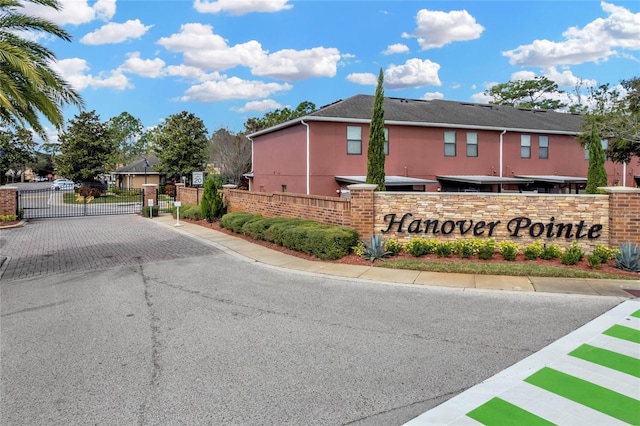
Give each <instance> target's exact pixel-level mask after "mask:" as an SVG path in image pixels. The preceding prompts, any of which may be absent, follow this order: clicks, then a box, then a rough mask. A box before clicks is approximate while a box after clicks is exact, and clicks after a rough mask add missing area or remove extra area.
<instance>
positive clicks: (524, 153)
mask: <svg viewBox="0 0 640 426" xmlns="http://www.w3.org/2000/svg"><path fill="white" fill-rule="evenodd" d="M520 158H531V135H520Z"/></svg>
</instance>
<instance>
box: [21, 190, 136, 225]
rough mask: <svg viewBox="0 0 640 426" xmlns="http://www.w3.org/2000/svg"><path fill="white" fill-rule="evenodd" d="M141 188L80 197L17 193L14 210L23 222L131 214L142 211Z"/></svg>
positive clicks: (71, 193)
mask: <svg viewBox="0 0 640 426" xmlns="http://www.w3.org/2000/svg"><path fill="white" fill-rule="evenodd" d="M143 202H144V200H143V194H142V190H141V189H125V190H113V191H107V192H103V193H101V194H99V196H98V194H96V196H82V195H80V194H78V193H77V192H76V191H74V190H58V191H56V190H52V189H28V190H20V191H18V211H19V212H21V213H22V217H23V218H25V219H40V218H49V217H73V216H103V215H115V214H135V213H140V212H141V211H142V206H143Z"/></svg>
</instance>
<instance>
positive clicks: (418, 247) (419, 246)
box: [404, 237, 438, 257]
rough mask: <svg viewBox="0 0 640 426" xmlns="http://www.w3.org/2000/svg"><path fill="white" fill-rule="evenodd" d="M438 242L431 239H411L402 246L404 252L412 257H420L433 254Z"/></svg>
mask: <svg viewBox="0 0 640 426" xmlns="http://www.w3.org/2000/svg"><path fill="white" fill-rule="evenodd" d="M437 246H438V240H436V239H434V238H431V239H426V238H420V237H416V238H412V239H410V240H409V241H407V242H406V243H405V244H404V251H405V252H407V253H409V254H410V255H412V256H415V257H420V256H424V255H425V254H431V253H435V250H436V247H437Z"/></svg>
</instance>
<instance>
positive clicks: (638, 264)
mask: <svg viewBox="0 0 640 426" xmlns="http://www.w3.org/2000/svg"><path fill="white" fill-rule="evenodd" d="M619 248H620V252H619V253H616V268H619V269H622V270H625V271H631V272H640V247H638V246H634V245H633V244H631V243H630V242H627V243H625V244H622V245H620V247H619Z"/></svg>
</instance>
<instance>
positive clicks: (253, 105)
mask: <svg viewBox="0 0 640 426" xmlns="http://www.w3.org/2000/svg"><path fill="white" fill-rule="evenodd" d="M280 108H282V105H281V104H280V103H278V102H276V101H274V100H273V99H263V100H261V101H251V102H247V103H246V104H245V105H244V106H243V107H242V108H232V110H234V111H238V112H249V111H252V112H265V111H269V110H275V109H280Z"/></svg>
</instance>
